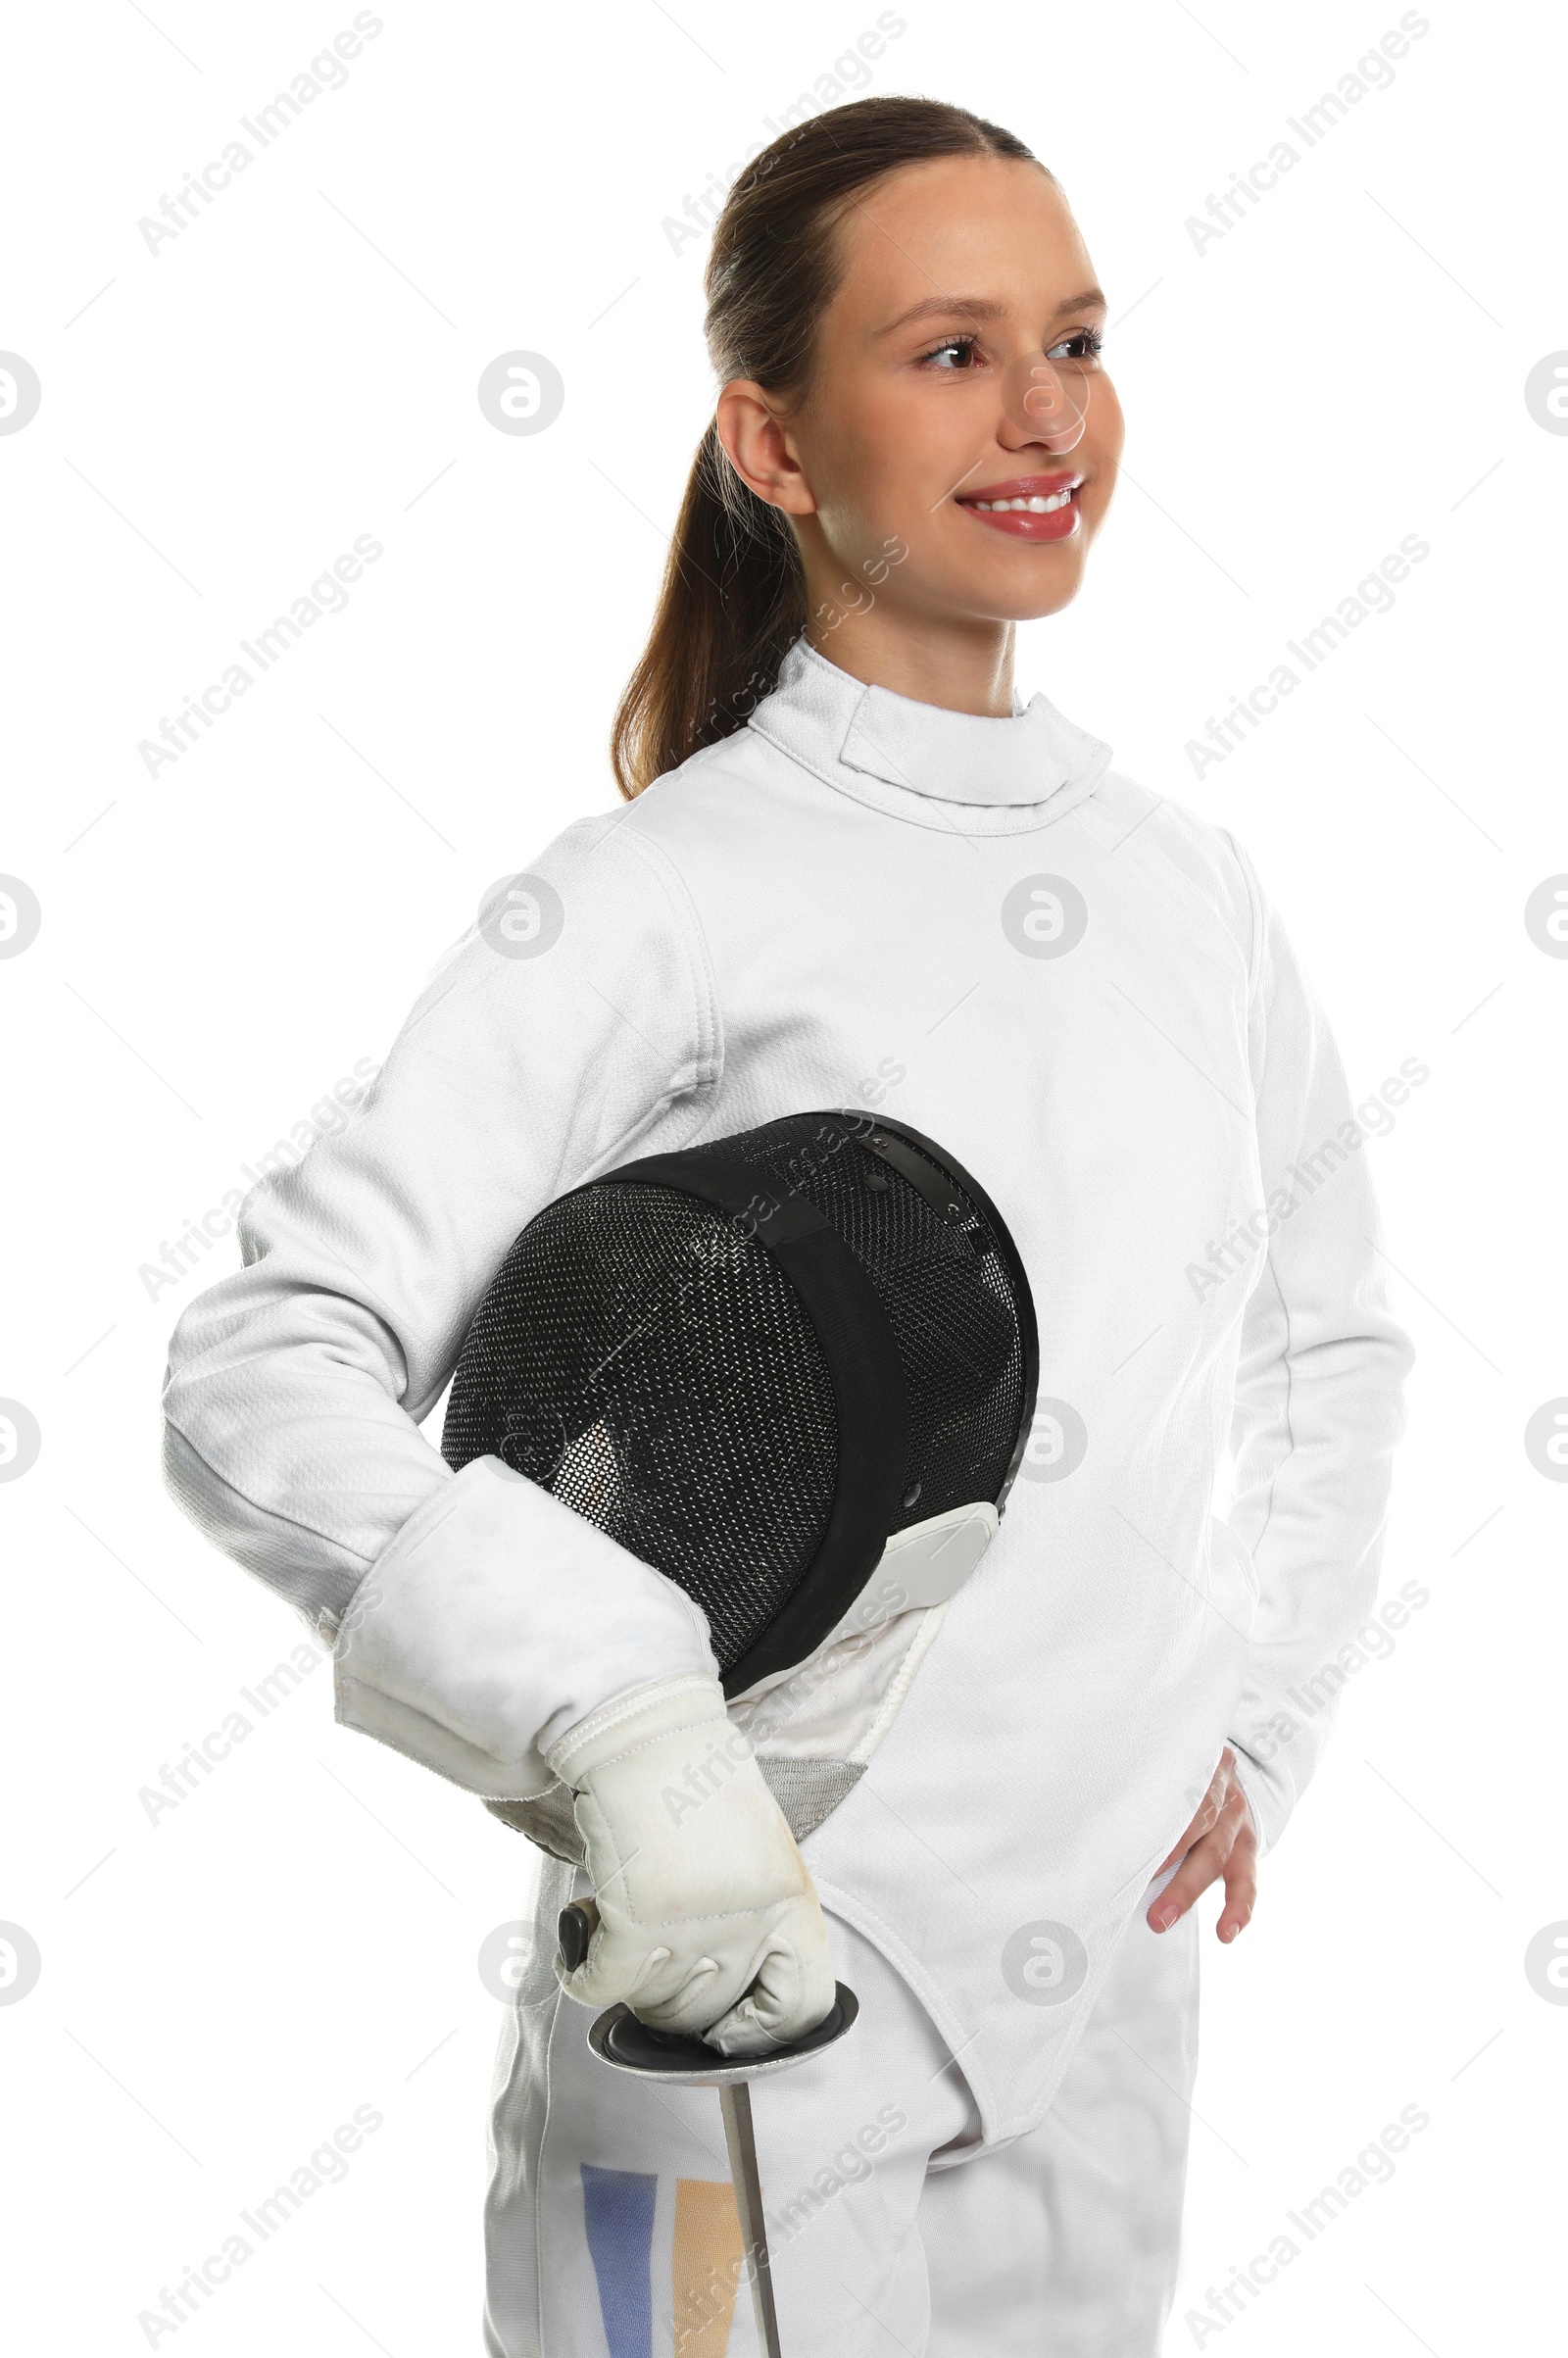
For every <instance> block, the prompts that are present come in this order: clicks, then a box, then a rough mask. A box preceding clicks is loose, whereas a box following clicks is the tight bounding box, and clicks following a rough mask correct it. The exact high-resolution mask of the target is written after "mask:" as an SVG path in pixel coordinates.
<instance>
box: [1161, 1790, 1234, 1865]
mask: <svg viewBox="0 0 1568 2358" xmlns="http://www.w3.org/2000/svg"><path fill="white" fill-rule="evenodd" d="M1226 1784H1227V1780H1226V1776H1225V1772H1224V1770H1223V1769H1216V1770H1215V1771H1214V1774H1213V1776H1212V1777H1211V1778H1210V1779H1209V1786H1208V1791H1207V1793H1205V1794H1204V1795H1203V1798H1202V1799H1201V1801H1200V1803H1199V1804H1198V1808H1197V1810H1196V1812H1195V1813H1194V1815H1193V1816H1192V1817H1191V1818H1190V1819H1189V1821H1188V1823H1187V1824H1186V1826H1185V1827H1183V1829H1182V1831H1181V1833H1180V1834H1179V1835H1178V1836H1177V1838H1176V1840H1175V1842H1173V1843H1172V1844H1171V1846H1170V1848H1169V1850H1167V1851H1166V1853H1165V1856H1164V1857H1163V1858H1162V1859H1161V1860H1160V1862H1159V1865H1158V1866H1157V1867H1156V1868H1155V1869H1154V1872H1155V1874H1156V1875H1163V1874H1164V1872H1165V1869H1166V1868H1167V1867H1171V1866H1174V1865H1175V1863H1176V1861H1177V1859H1179V1858H1180V1857H1181V1855H1182V1852H1183V1851H1184V1850H1190V1849H1191V1848H1192V1846H1193V1844H1194V1843H1195V1842H1201V1840H1202V1838H1203V1836H1204V1835H1205V1834H1207V1833H1208V1832H1209V1831H1210V1829H1211V1828H1212V1827H1214V1826H1216V1825H1218V1823H1219V1813H1220V1809H1221V1807H1222V1806H1223V1803H1224V1798H1225V1789H1226Z"/></svg>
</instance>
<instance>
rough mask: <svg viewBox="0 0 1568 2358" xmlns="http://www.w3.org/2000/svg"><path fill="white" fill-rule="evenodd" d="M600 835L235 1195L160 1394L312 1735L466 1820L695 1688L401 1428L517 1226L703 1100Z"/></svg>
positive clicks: (535, 1516)
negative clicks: (437, 1787) (597, 1732)
mask: <svg viewBox="0 0 1568 2358" xmlns="http://www.w3.org/2000/svg"><path fill="white" fill-rule="evenodd" d="M634 809H635V807H633V810H634ZM631 818H632V811H623V812H616V813H611V814H608V815H606V816H602V817H596V818H593V819H585V820H582V821H580V822H579V823H578V824H577V825H576V826H573V827H569V828H568V829H567V830H566V831H565V833H564V835H562V836H560V837H559V838H558V839H557V840H556V842H555V843H554V844H553V845H552V846H551V847H550V848H549V850H548V851H547V852H545V853H544V854H543V855H542V856H541V857H540V859H539V860H538V862H537V865H536V868H535V869H534V870H533V871H531V872H530V874H529V876H528V878H527V879H526V881H525V882H524V884H523V890H522V895H521V896H520V897H514V899H513V900H512V901H511V902H501V903H498V902H496V900H495V896H494V895H492V896H490V897H489V901H488V902H487V907H493V912H494V913H492V914H490V915H489V916H487V917H485V918H483V919H482V920H480V921H476V922H475V924H474V926H473V927H472V928H471V929H470V930H469V932H468V933H467V934H466V936H465V937H464V938H463V940H462V941H460V942H459V943H458V944H457V945H456V946H455V947H454V948H453V950H452V951H451V952H450V953H449V954H448V956H447V957H446V958H445V959H444V960H443V961H442V963H441V964H440V966H438V968H437V969H436V972H435V973H434V975H433V976H432V977H431V979H430V980H429V982H428V983H427V984H426V986H425V988H424V990H423V992H422V993H421V995H420V997H419V999H418V1000H417V1003H416V1005H415V1007H414V1008H413V1011H412V1012H411V1014H410V1016H409V1018H408V1020H407V1022H406V1023H405V1025H404V1027H403V1029H402V1031H401V1032H400V1033H399V1035H398V1038H397V1040H396V1042H395V1043H394V1045H393V1047H392V1050H391V1053H390V1055H389V1056H388V1058H387V1060H386V1063H385V1065H384V1066H383V1068H382V1070H381V1072H380V1073H379V1074H378V1076H377V1077H376V1079H375V1080H374V1081H373V1083H372V1084H371V1087H370V1089H369V1092H368V1097H367V1100H366V1103H365V1105H363V1106H362V1107H361V1108H360V1110H359V1111H358V1112H357V1113H356V1114H355V1115H354V1116H352V1117H351V1119H350V1120H349V1122H348V1123H347V1124H346V1126H344V1127H343V1128H342V1129H340V1130H338V1131H336V1132H334V1133H333V1134H331V1135H329V1136H324V1137H319V1138H318V1139H317V1141H316V1143H315V1144H314V1145H313V1146H312V1147H311V1148H310V1151H309V1152H308V1153H307V1154H306V1155H305V1156H304V1158H303V1159H302V1160H301V1161H300V1162H299V1163H298V1164H296V1165H294V1166H293V1167H292V1168H290V1169H287V1170H284V1171H282V1172H279V1173H277V1174H275V1175H273V1176H272V1177H270V1178H269V1179H267V1180H265V1181H264V1182H263V1183H262V1184H261V1185H260V1186H259V1187H257V1188H256V1189H255V1190H253V1192H252V1194H251V1195H250V1196H249V1197H248V1198H247V1199H246V1202H245V1204H244V1205H243V1207H242V1211H241V1216H240V1220H239V1223H238V1227H239V1237H240V1250H241V1256H242V1260H243V1264H244V1265H243V1267H242V1268H241V1269H240V1270H239V1271H238V1272H237V1273H236V1274H234V1275H232V1276H229V1277H226V1278H224V1279H222V1280H221V1282H220V1283H218V1284H217V1285H215V1286H213V1287H211V1288H210V1289H209V1290H208V1291H207V1292H206V1293H204V1294H203V1295H202V1296H201V1297H200V1298H199V1299H198V1300H197V1301H195V1302H192V1303H191V1305H190V1307H189V1308H188V1309H187V1310H186V1312H185V1314H184V1316H183V1317H182V1318H181V1319H180V1321H179V1324H178V1326H177V1327H176V1329H175V1331H174V1335H173V1338H172V1345H171V1351H170V1362H169V1372H168V1377H167V1382H166V1386H165V1392H164V1411H165V1467H166V1475H167V1479H168V1482H169V1485H170V1488H171V1489H172V1493H173V1495H174V1497H175V1498H176V1499H177V1500H178V1501H179V1503H180V1504H181V1505H182V1506H183V1507H184V1509H185V1511H186V1512H187V1513H188V1514H189V1515H190V1516H191V1517H192V1519H193V1520H194V1521H195V1522H196V1523H197V1524H199V1525H200V1527H201V1528H202V1530H203V1531H205V1532H206V1534H207V1535H208V1537H209V1538H210V1539H211V1540H212V1541H213V1543H214V1544H215V1546H217V1547H220V1548H221V1549H223V1550H224V1552H225V1553H227V1554H228V1555H230V1556H233V1557H234V1558H236V1559H237V1561H238V1562H240V1563H241V1564H243V1565H245V1566H246V1567H248V1569H249V1570H251V1571H252V1572H254V1573H256V1574H258V1575H259V1576H260V1577H261V1578H262V1579H263V1580H265V1581H267V1582H268V1583H269V1584H270V1586H271V1587H272V1588H273V1589H275V1590H276V1591H277V1592H278V1594H279V1595H280V1596H281V1597H285V1598H287V1599H288V1601H289V1602H290V1603H291V1604H293V1605H294V1606H296V1607H297V1608H298V1609H299V1610H300V1611H301V1612H302V1613H304V1614H305V1616H306V1617H307V1619H308V1620H309V1621H310V1622H311V1623H312V1625H313V1626H314V1627H316V1628H318V1629H319V1631H320V1632H321V1633H322V1634H323V1635H324V1636H325V1637H327V1639H328V1640H329V1641H330V1642H332V1643H333V1644H334V1647H335V1683H336V1690H337V1716H338V1718H339V1719H340V1720H341V1721H343V1722H344V1723H345V1724H347V1725H349V1726H352V1727H356V1728H359V1729H362V1730H363V1731H365V1732H366V1733H368V1734H371V1735H375V1736H378V1737H380V1738H381V1739H382V1740H383V1741H384V1742H386V1743H389V1744H393V1745H394V1746H395V1747H396V1748H397V1749H399V1750H401V1751H403V1752H406V1753H408V1754H409V1755H410V1756H411V1757H413V1758H415V1759H418V1760H422V1761H423V1762H425V1764H426V1765H427V1766H429V1767H431V1768H434V1769H435V1770H437V1771H438V1773H440V1774H442V1775H445V1776H448V1777H451V1778H453V1779H454V1780H455V1781H456V1782H458V1783H460V1784H463V1785H465V1786H466V1787H467V1788H468V1789H469V1790H470V1791H473V1792H476V1793H484V1794H485V1795H486V1796H487V1797H492V1798H501V1799H517V1798H526V1797H528V1796H529V1795H530V1794H533V1793H539V1792H542V1791H543V1790H544V1789H545V1788H546V1787H547V1786H548V1785H549V1784H550V1782H551V1776H550V1770H549V1768H548V1765H547V1764H546V1762H545V1760H544V1758H543V1751H544V1748H545V1746H547V1745H548V1744H551V1743H553V1742H554V1741H555V1740H556V1738H557V1737H559V1736H560V1735H562V1734H563V1733H564V1731H565V1730H566V1729H567V1728H568V1727H569V1726H570V1725H571V1724H572V1723H573V1722H574V1721H575V1720H577V1719H580V1718H582V1717H583V1716H584V1715H585V1714H586V1713H587V1712H589V1711H590V1710H593V1709H595V1708H597V1707H598V1705H599V1704H600V1703H602V1702H605V1701H607V1700H610V1699H612V1698H613V1696H614V1695H618V1694H620V1693H623V1692H625V1691H627V1690H628V1689H630V1688H632V1687H634V1686H640V1685H643V1684H646V1683H648V1682H650V1681H652V1680H655V1679H660V1678H664V1677H668V1676H671V1675H674V1674H677V1673H681V1672H689V1671H694V1670H696V1671H703V1672H709V1673H711V1671H712V1670H713V1669H714V1667H715V1665H714V1660H713V1655H712V1652H711V1646H710V1645H709V1638H708V1624H707V1621H706V1618H705V1617H704V1615H703V1614H702V1612H701V1610H700V1608H699V1607H698V1606H697V1605H696V1604H694V1603H693V1602H692V1601H691V1600H690V1599H689V1598H688V1597H686V1596H685V1595H684V1594H683V1593H682V1592H681V1591H680V1590H679V1589H677V1588H676V1587H675V1585H674V1584H673V1583H672V1582H670V1581H667V1580H665V1579H664V1578H663V1577H662V1574H660V1573H658V1572H656V1571H655V1570H653V1569H652V1568H651V1567H650V1566H649V1565H647V1564H645V1563H642V1562H641V1561H639V1559H638V1558H636V1557H635V1556H633V1555H631V1554H630V1553H628V1552H627V1551H626V1550H624V1549H622V1548H621V1547H618V1546H617V1545H616V1544H615V1543H614V1542H613V1540H611V1539H610V1538H609V1537H608V1536H607V1535H605V1534H603V1533H601V1532H599V1531H597V1530H595V1529H594V1528H593V1527H592V1526H591V1525H589V1524H587V1523H585V1522H583V1521H581V1520H580V1519H579V1518H578V1517H577V1516H576V1515H574V1514H572V1513H571V1511H570V1509H569V1508H566V1507H564V1506H563V1505H562V1504H561V1503H560V1502H559V1501H558V1500H557V1499H555V1498H552V1497H551V1496H550V1494H549V1493H547V1492H546V1491H543V1490H541V1489H539V1488H538V1487H536V1486H535V1485H534V1484H532V1483H530V1482H526V1481H524V1480H522V1479H521V1478H520V1477H517V1476H515V1475H513V1474H512V1473H511V1471H510V1469H508V1468H507V1467H505V1466H504V1465H502V1463H501V1461H500V1460H499V1459H496V1458H479V1459H476V1460H474V1461H473V1462H472V1463H470V1464H469V1465H467V1466H465V1467H464V1469H463V1470H462V1472H461V1473H459V1474H454V1473H453V1472H452V1470H451V1469H450V1468H449V1467H448V1466H447V1464H446V1462H445V1460H444V1459H443V1458H442V1457H441V1455H440V1454H439V1451H438V1450H437V1449H435V1448H434V1447H433V1446H432V1444H431V1443H430V1442H429V1441H428V1440H426V1438H425V1437H424V1435H423V1434H422V1433H421V1432H420V1430H419V1421H420V1419H422V1418H423V1417H425V1416H427V1415H428V1414H429V1412H430V1410H431V1408H432V1407H433V1406H434V1405H435V1404H436V1402H437V1401H438V1400H439V1399H440V1397H441V1394H442V1392H443V1390H444V1388H445V1386H446V1384H447V1382H448V1380H449V1378H450V1376H451V1374H452V1370H453V1368H454V1366H455V1364H456V1361H457V1357H458V1353H459V1351H460V1350H461V1348H462V1344H463V1339H464V1336H465V1334H466V1330H467V1327H468V1324H469V1321H470V1319H471V1317H472V1314H473V1312H474V1310H475V1308H476V1307H477V1305H478V1302H479V1300H480V1298H481V1296H482V1295H483V1293H484V1291H485V1289H486V1287H487V1286H488V1284H489V1282H490V1279H491V1278H492V1276H493V1275H494V1273H495V1271H496V1269H497V1268H498V1267H499V1265H500V1262H501V1260H502V1259H503V1257H504V1255H505V1253H506V1252H507V1250H508V1248H509V1246H510V1245H511V1244H512V1242H513V1239H514V1238H515V1235H516V1234H517V1232H518V1230H519V1229H520V1228H522V1227H523V1226H524V1225H525V1224H526V1223H527V1221H528V1220H529V1219H531V1218H532V1217H533V1215H534V1214H535V1213H536V1212H537V1211H538V1210H540V1209H541V1207H542V1206H543V1205H544V1204H547V1203H549V1202H550V1201H551V1200H552V1199H553V1198H555V1197H556V1196H558V1195H560V1194H562V1193H563V1192H564V1190H565V1189H567V1188H569V1187H573V1186H575V1185H577V1184H578V1183H579V1182H581V1181H582V1180H584V1179H587V1178H591V1177H592V1176H594V1174H595V1173H596V1172H598V1171H600V1170H605V1169H609V1168H612V1167H613V1165H614V1164H615V1163H617V1162H619V1161H623V1160H624V1159H625V1158H626V1156H627V1155H628V1154H630V1153H633V1152H635V1151H636V1145H637V1142H638V1140H639V1139H640V1138H641V1137H642V1136H643V1134H644V1133H646V1132H647V1130H648V1129H649V1127H650V1125H651V1124H652V1123H654V1122H655V1121H656V1120H657V1119H658V1118H659V1117H660V1115H661V1114H662V1113H664V1112H665V1111H666V1110H667V1109H669V1108H672V1107H676V1108H681V1109H683V1110H685V1111H686V1112H687V1114H688V1115H689V1128H690V1131H691V1132H692V1133H695V1132H696V1131H697V1130H698V1129H699V1128H700V1126H701V1123H702V1120H703V1118H704V1115H705V1112H706V1109H707V1106H708V1104H709V1102H710V1099H711V1091H712V1088H713V1085H714V1084H715V1083H716V1080H717V1077H718V1071H719V1064H720V1056H721V1044H720V1038H719V1028H718V1026H719V1018H718V1011H717V1007H716V1002H715V998H714V994H713V990H712V986H711V974H710V970H709V964H708V958H707V953H706V948H705V946H704V943H703V938H702V933H701V928H700V926H699V924H698V921H697V917H696V913H695V910H694V909H692V908H691V906H690V903H689V900H688V898H687V896H686V892H685V887H684V885H683V883H682V881H681V879H680V877H679V876H678V874H677V873H676V871H675V870H674V869H673V868H672V867H671V866H670V865H669V863H668V861H667V860H665V858H664V856H663V854H662V852H661V851H660V850H659V849H658V847H657V846H655V845H654V844H653V843H651V842H650V841H649V839H648V837H647V836H646V834H644V833H640V832H638V831H637V829H636V828H635V826H634V825H632V824H628V823H627V822H628V821H629V820H630V819H631ZM673 1143H676V1144H680V1143H684V1137H683V1136H682V1135H681V1134H679V1133H678V1132H677V1134H676V1136H675V1138H674V1140H673Z"/></svg>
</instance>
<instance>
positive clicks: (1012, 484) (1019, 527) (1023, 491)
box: [956, 470, 1085, 541]
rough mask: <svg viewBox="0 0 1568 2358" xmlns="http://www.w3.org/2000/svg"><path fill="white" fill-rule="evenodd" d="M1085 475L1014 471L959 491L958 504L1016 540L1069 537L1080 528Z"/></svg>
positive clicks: (996, 530) (993, 528)
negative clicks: (1000, 479) (1004, 479)
mask: <svg viewBox="0 0 1568 2358" xmlns="http://www.w3.org/2000/svg"><path fill="white" fill-rule="evenodd" d="M1084 481H1085V477H1084V476H1083V475H1081V474H1075V473H1073V472H1071V471H1070V470H1063V471H1062V472H1060V473H1057V474H1052V475H1015V476H1013V477H1011V478H1010V480H1008V481H1007V482H1005V483H985V484H982V485H981V486H980V487H979V488H978V489H977V490H975V491H964V492H960V493H958V494H957V495H956V499H957V505H958V506H959V507H960V508H962V509H963V510H964V511H965V512H966V513H967V514H968V515H970V516H974V517H975V518H976V520H977V521H978V522H980V523H982V524H989V525H990V527H991V529H992V531H994V532H1006V533H1009V534H1010V535H1011V536H1012V538H1013V539H1014V540H1032V541H1046V540H1069V539H1071V538H1072V536H1073V534H1074V533H1075V532H1077V531H1078V530H1079V528H1080V525H1081V522H1082V516H1081V514H1080V511H1079V507H1078V494H1079V491H1080V490H1081V489H1082V487H1083V484H1084Z"/></svg>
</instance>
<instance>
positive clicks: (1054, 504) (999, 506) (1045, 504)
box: [964, 483, 1078, 516]
mask: <svg viewBox="0 0 1568 2358" xmlns="http://www.w3.org/2000/svg"><path fill="white" fill-rule="evenodd" d="M1077 488H1078V486H1077V484H1076V483H1068V484H1065V485H1064V486H1063V488H1062V489H1061V490H1060V491H1057V492H1054V493H1053V494H1052V496H1051V498H1050V499H1043V498H1042V497H1041V495H1040V493H1039V492H1036V493H1035V495H1034V497H1033V499H1028V500H968V501H966V502H965V503H964V504H965V506H967V507H970V508H978V509H979V511H980V513H981V515H982V516H1000V515H1001V514H1002V512H1003V510H1004V509H1017V510H1020V511H1024V512H1026V513H1027V514H1028V515H1030V516H1054V515H1055V513H1056V511H1057V509H1058V508H1065V507H1066V505H1067V503H1068V501H1069V500H1070V499H1071V498H1072V495H1073V493H1074V492H1075V491H1076V490H1077Z"/></svg>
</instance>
